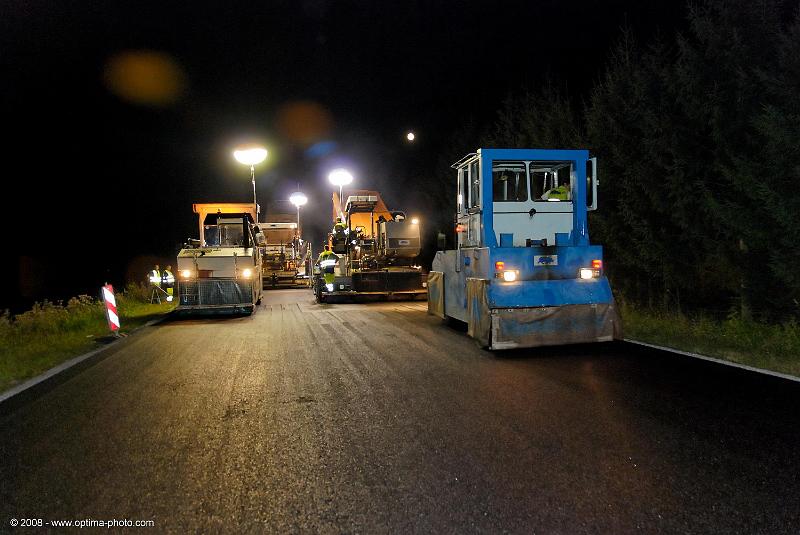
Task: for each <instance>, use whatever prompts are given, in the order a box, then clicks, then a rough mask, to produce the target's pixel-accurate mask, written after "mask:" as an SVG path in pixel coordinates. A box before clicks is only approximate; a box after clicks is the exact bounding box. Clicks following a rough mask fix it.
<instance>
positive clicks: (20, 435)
mask: <svg viewBox="0 0 800 535" xmlns="http://www.w3.org/2000/svg"><path fill="white" fill-rule="evenodd" d="M798 402H800V384H798V383H791V382H788V381H785V380H782V379H777V378H771V377H763V376H759V375H756V374H752V373H748V372H745V371H742V370H736V369H730V368H726V367H723V366H719V365H715V364H712V363H707V362H703V361H696V360H692V359H689V358H685V357H675V356H668V355H665V354H663V353H658V352H654V351H651V350H648V349H639V348H631V347H629V346H627V345H623V344H601V345H585V346H571V347H561V348H547V349H538V350H524V351H523V350H520V351H514V352H506V353H489V352H486V351H482V350H480V349H478V348H477V347H476V345H475V344H474V342H473V341H472V340H471V339H469V338H467V336H466V334H465V333H463V332H459V331H458V330H455V329H453V328H451V327H448V326H446V325H444V324H442V322H441V321H440V320H438V319H437V318H435V317H433V316H428V315H427V314H426V313H425V303H424V302H416V303H400V302H397V303H374V304H337V305H316V304H314V302H313V299H312V296H311V293H310V292H308V291H304V290H287V291H276V292H269V293H267V294H266V297H265V299H264V304H263V305H262V307H261V308H260V309H259V310H258V311H257V313H256V314H255V315H253V316H252V317H234V318H203V319H182V320H175V321H168V322H166V323H163V324H161V325H158V326H155V327H150V328H147V329H145V330H143V331H140V332H138V333H136V334H135V335H134V336H131V337H130V338H128V339H126V340H124V341H123V342H122V343H120V344H118V345H116V346H113V347H111V348H109V355H108V357H107V358H105V359H103V360H102V361H100V362H98V363H97V364H95V365H94V366H92V367H91V368H88V369H86V370H84V371H82V372H81V373H80V374H77V375H75V376H74V377H72V378H70V379H69V380H68V381H66V382H64V383H62V384H60V385H58V386H56V387H54V388H52V389H51V390H50V391H48V392H46V393H44V394H43V395H41V396H40V397H38V398H36V399H34V400H32V401H30V402H29V403H27V404H25V405H24V406H22V407H20V408H18V409H16V410H15V411H14V412H12V413H11V414H9V415H6V416H5V417H3V418H2V419H0V433H1V434H0V440H1V441H2V442H1V443H0V531H8V530H11V528H10V526H9V521H10V519H11V518H42V519H44V520H45V522H47V521H52V520H54V519H86V518H91V519H110V518H115V519H132V520H141V519H145V520H154V521H155V528H153V530H155V531H156V532H175V533H183V532H223V531H224V532H278V533H285V532H289V533H307V532H313V533H317V532H320V533H340V532H346V533H376V532H378V533H382V532H391V533H398V532H400V533H405V532H436V533H441V532H443V533H465V532H466V533H470V532H488V533H496V532H514V533H797V532H800V415H799V412H800V411H798V408H800V403H798ZM27 529H29V530H30V529H32V528H27ZM17 531H24V530H22V529H21V528H17Z"/></svg>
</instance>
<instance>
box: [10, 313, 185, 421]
mask: <svg viewBox="0 0 800 535" xmlns="http://www.w3.org/2000/svg"><path fill="white" fill-rule="evenodd" d="M169 315H170V313H169V312H168V313H167V314H164V316H163V317H161V318H156V319H154V320H150V321H148V322H147V323H145V324H144V325H140V326H139V327H137V328H135V329H134V330H132V331H131V332H130V333H129V334H128V335H127V336H125V337H121V338H118V339H116V340H114V341H112V342H111V343H109V344H106V345H104V346H102V347H98V348H95V349H92V350H91V351H89V352H88V353H84V354H83V355H78V356H77V357H73V358H71V359H69V360H67V361H64V362H62V363H61V364H58V365H57V366H53V367H52V368H50V369H49V370H47V371H45V372H43V373H40V374H39V375H37V376H36V377H31V378H30V379H28V380H27V381H25V382H24V383H20V384H18V385H16V386H13V387H11V388H9V389H8V390H6V391H4V392H0V416H1V415H2V414H3V411H2V410H1V408H2V407H3V405H4V404H7V403H8V402H10V401H11V400H13V399H14V398H16V397H17V396H19V395H20V394H23V393H25V392H27V391H29V390H30V389H32V388H34V387H36V386H39V385H41V384H42V383H44V382H46V381H48V380H51V379H52V378H54V377H57V376H58V375H60V374H62V373H64V372H66V371H67V370H69V369H71V368H74V367H75V366H77V365H78V364H80V363H82V362H84V361H86V360H88V359H90V358H92V357H94V356H96V355H97V354H99V353H102V352H103V351H106V350H108V349H110V348H112V347H114V346H116V345H117V344H119V343H120V342H122V341H123V340H125V339H126V338H127V337H128V336H131V335H133V334H134V333H135V332H137V331H139V330H141V329H143V328H144V327H152V326H153V325H158V324H159V323H161V322H162V321H164V320H166V319H167V317H168V316H169Z"/></svg>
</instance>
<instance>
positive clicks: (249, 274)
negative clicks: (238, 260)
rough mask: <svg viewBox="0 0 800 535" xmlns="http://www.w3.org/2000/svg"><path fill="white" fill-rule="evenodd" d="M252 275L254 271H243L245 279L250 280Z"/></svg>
mask: <svg viewBox="0 0 800 535" xmlns="http://www.w3.org/2000/svg"><path fill="white" fill-rule="evenodd" d="M252 274H253V271H252V270H251V269H245V270H243V271H242V277H244V278H245V279H249V278H250V276H251V275H252Z"/></svg>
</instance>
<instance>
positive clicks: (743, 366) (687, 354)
mask: <svg viewBox="0 0 800 535" xmlns="http://www.w3.org/2000/svg"><path fill="white" fill-rule="evenodd" d="M622 341H623V342H627V343H629V344H636V345H640V346H644V347H649V348H651V349H658V350H660V351H666V352H668V353H677V354H679V355H683V356H685V357H691V358H695V359H700V360H705V361H708V362H713V363H715V364H723V365H725V366H730V367H732V368H739V369H740V370H746V371H749V372H756V373H761V374H764V375H769V376H772V377H778V378H780V379H787V380H789V381H794V382H795V383H800V377H796V376H794V375H789V374H787V373H781V372H775V371H772V370H765V369H764V368H756V367H755V366H748V365H747V364H739V363H738V362H732V361H730V360H725V359H718V358H715V357H709V356H707V355H701V354H700V353H690V352H689V351H681V350H680V349H675V348H672V347H665V346H659V345H655V344H650V343H647V342H640V341H639V340H632V339H630V338H623V339H622Z"/></svg>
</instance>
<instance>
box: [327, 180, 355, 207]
mask: <svg viewBox="0 0 800 535" xmlns="http://www.w3.org/2000/svg"><path fill="white" fill-rule="evenodd" d="M328 180H329V181H330V183H331V184H333V185H334V186H339V214H341V215H344V212H343V211H342V186H346V185H348V184H350V183H351V182H352V181H353V175H352V174H350V171H348V170H347V169H334V170H333V171H331V172H330V173H329V174H328Z"/></svg>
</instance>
